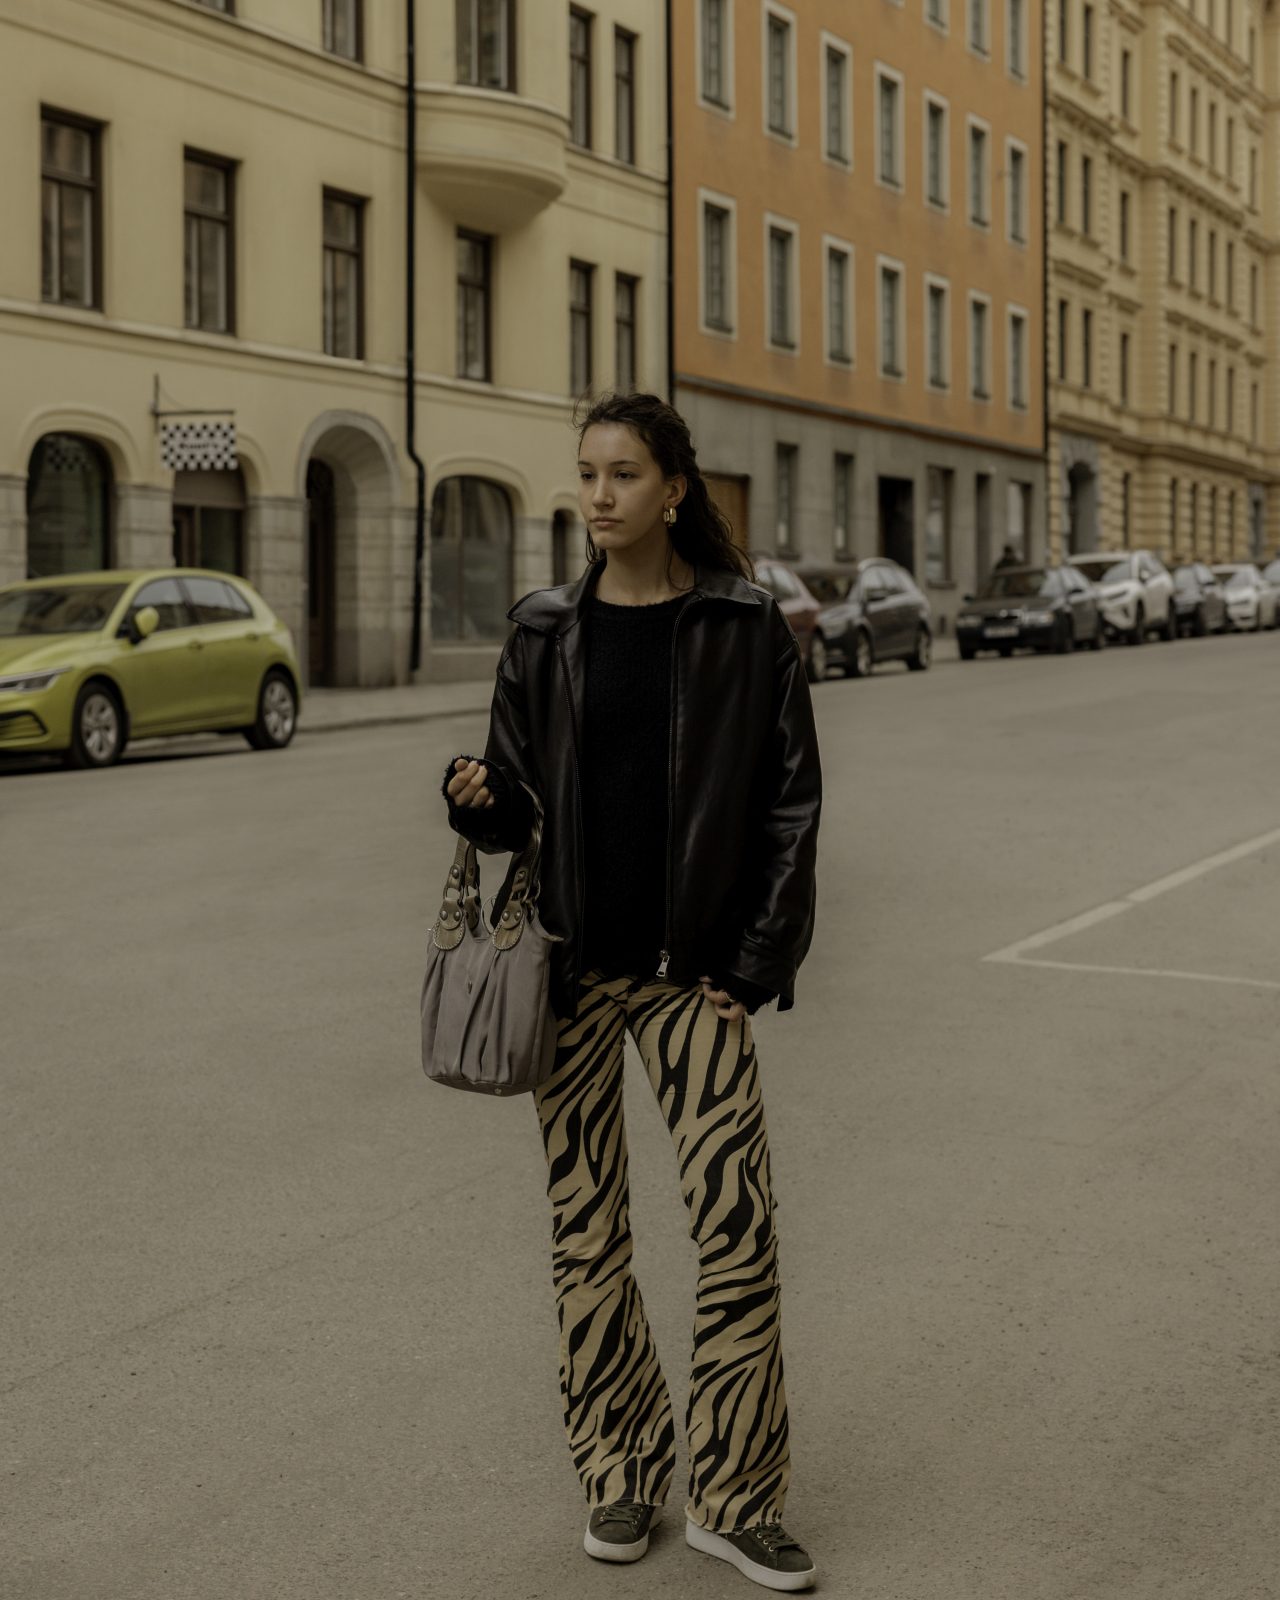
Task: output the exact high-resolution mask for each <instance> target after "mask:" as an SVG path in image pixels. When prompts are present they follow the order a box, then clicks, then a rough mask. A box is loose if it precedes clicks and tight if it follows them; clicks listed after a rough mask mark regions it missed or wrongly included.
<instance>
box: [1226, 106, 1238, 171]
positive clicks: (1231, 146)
mask: <svg viewBox="0 0 1280 1600" xmlns="http://www.w3.org/2000/svg"><path fill="white" fill-rule="evenodd" d="M1235 181H1236V119H1235V118H1234V117H1228V118H1227V182H1228V183H1229V184H1231V185H1232V187H1233V188H1234V186H1235Z"/></svg>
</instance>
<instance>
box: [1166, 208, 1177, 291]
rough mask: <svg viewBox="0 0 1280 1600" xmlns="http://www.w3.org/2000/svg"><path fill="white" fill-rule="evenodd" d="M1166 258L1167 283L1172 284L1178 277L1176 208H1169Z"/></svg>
mask: <svg viewBox="0 0 1280 1600" xmlns="http://www.w3.org/2000/svg"><path fill="white" fill-rule="evenodd" d="M1168 234H1169V236H1168V250H1167V253H1168V257H1169V282H1170V283H1173V282H1174V280H1175V279H1176V278H1177V276H1178V208H1177V206H1170V207H1169V230H1168Z"/></svg>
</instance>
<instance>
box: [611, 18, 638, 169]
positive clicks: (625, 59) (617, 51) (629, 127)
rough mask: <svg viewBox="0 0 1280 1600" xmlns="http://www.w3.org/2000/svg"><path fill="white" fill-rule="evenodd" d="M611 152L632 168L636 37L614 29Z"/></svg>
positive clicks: (634, 144) (634, 140) (634, 153)
mask: <svg viewBox="0 0 1280 1600" xmlns="http://www.w3.org/2000/svg"><path fill="white" fill-rule="evenodd" d="M613 153H614V155H615V156H617V158H618V160H619V161H625V162H626V164H627V166H629V167H633V166H634V165H635V161H636V36H635V34H634V33H628V32H627V30H626V29H625V28H615V29H614V30H613Z"/></svg>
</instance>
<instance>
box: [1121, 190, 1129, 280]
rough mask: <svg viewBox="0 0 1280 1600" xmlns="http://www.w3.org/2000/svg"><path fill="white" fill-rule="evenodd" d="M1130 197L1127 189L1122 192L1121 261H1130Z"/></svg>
mask: <svg viewBox="0 0 1280 1600" xmlns="http://www.w3.org/2000/svg"><path fill="white" fill-rule="evenodd" d="M1129 202H1130V195H1129V191H1128V190H1127V189H1121V191H1120V259H1121V261H1124V262H1127V261H1128V260H1129V210H1130V204H1129Z"/></svg>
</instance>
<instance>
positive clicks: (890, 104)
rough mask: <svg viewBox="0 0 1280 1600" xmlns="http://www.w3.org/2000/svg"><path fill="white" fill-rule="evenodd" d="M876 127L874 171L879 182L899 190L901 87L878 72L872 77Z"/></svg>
mask: <svg viewBox="0 0 1280 1600" xmlns="http://www.w3.org/2000/svg"><path fill="white" fill-rule="evenodd" d="M876 101H877V106H878V116H877V121H876V126H877V130H878V135H877V136H878V138H879V141H880V151H879V160H878V162H877V170H878V171H879V174H880V182H881V183H887V184H889V185H890V186H891V187H892V188H894V189H900V188H901V187H902V132H901V117H902V86H901V84H900V83H899V81H898V79H897V78H896V77H890V76H889V74H888V73H887V72H886V71H885V70H884V69H883V68H881V69H880V70H879V71H878V72H877V73H876Z"/></svg>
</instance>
